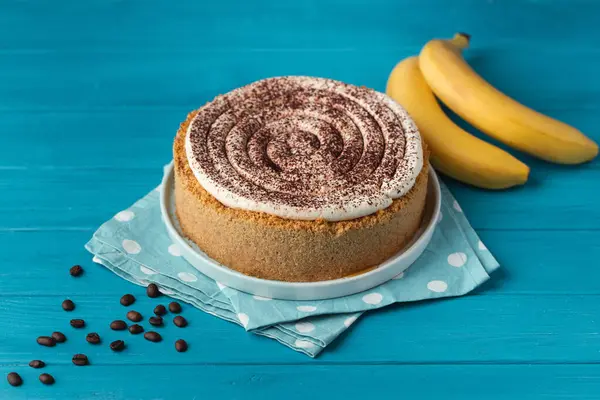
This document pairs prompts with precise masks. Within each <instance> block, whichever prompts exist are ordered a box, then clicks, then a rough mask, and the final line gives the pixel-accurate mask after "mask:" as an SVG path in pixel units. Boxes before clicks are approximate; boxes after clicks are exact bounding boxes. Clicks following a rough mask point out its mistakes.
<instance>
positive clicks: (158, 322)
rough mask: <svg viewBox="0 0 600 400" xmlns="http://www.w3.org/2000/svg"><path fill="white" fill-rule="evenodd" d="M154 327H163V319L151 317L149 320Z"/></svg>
mask: <svg viewBox="0 0 600 400" xmlns="http://www.w3.org/2000/svg"><path fill="white" fill-rule="evenodd" d="M148 321H149V322H150V325H152V326H162V324H163V319H162V318H161V317H150V319H149V320H148Z"/></svg>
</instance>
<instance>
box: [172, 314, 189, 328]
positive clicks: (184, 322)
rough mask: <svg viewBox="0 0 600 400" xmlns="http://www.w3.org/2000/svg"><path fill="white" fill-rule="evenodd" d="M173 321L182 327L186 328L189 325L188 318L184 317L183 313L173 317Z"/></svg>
mask: <svg viewBox="0 0 600 400" xmlns="http://www.w3.org/2000/svg"><path fill="white" fill-rule="evenodd" d="M173 323H174V324H175V325H177V326H178V327H180V328H185V327H186V326H187V319H185V318H183V317H182V316H181V315H178V316H176V317H175V318H173Z"/></svg>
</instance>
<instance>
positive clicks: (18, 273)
mask: <svg viewBox="0 0 600 400" xmlns="http://www.w3.org/2000/svg"><path fill="white" fill-rule="evenodd" d="M91 234H92V231H79V230H62V231H20V232H0V243H2V246H3V248H5V249H11V251H4V252H0V295H2V296H20V295H34V296H38V295H57V296H58V295H62V294H65V293H69V294H72V295H78V296H79V295H85V294H87V293H94V294H97V295H119V296H120V295H121V294H123V293H124V292H125V291H127V290H131V289H132V288H133V286H132V285H129V284H126V283H124V281H123V282H122V281H121V280H120V279H116V278H115V279H112V274H111V273H110V272H108V271H107V270H106V269H105V268H104V267H101V266H98V265H96V264H94V263H92V262H91V255H90V254H89V253H88V252H87V251H86V250H85V249H84V248H83V245H84V244H85V243H86V242H87V240H88V239H89V238H90V237H91ZM481 238H482V240H483V242H484V243H485V244H486V245H487V246H488V248H489V249H491V250H492V252H493V254H494V255H495V256H496V257H497V258H498V260H499V261H500V263H501V265H502V268H501V269H500V270H498V271H497V272H495V273H494V274H493V275H492V279H491V280H490V281H488V282H487V283H485V285H484V286H483V288H482V289H481V294H485V295H499V296H504V295H513V294H514V295H521V294H524V295H529V294H530V295H538V294H564V295H568V294H573V295H584V294H590V295H600V285H599V284H598V282H600V268H595V267H594V265H595V264H594V263H593V262H591V261H590V260H597V259H600V243H599V242H598V232H595V231H581V232H572V231H564V232H560V231H484V232H481ZM75 263H79V264H82V265H83V266H84V267H85V268H86V277H85V279H80V280H77V281H75V282H74V281H73V280H72V279H69V276H67V270H68V268H69V267H70V266H71V265H73V264H75ZM41 276H48V277H52V279H51V284H48V281H47V280H42V279H40V277H41ZM101 282H109V283H106V284H100V283H101Z"/></svg>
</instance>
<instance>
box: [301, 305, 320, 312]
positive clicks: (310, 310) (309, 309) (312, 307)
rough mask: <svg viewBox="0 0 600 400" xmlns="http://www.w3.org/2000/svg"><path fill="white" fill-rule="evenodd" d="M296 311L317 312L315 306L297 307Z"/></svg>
mask: <svg viewBox="0 0 600 400" xmlns="http://www.w3.org/2000/svg"><path fill="white" fill-rule="evenodd" d="M296 310H298V311H301V312H313V311H317V307H315V306H298V307H296Z"/></svg>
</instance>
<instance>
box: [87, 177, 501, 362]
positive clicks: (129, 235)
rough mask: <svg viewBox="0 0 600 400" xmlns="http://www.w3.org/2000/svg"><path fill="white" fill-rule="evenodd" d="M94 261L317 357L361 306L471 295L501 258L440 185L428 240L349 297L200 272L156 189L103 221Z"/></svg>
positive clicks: (95, 240) (368, 307)
mask: <svg viewBox="0 0 600 400" xmlns="http://www.w3.org/2000/svg"><path fill="white" fill-rule="evenodd" d="M86 249H87V250H89V251H90V252H91V253H92V254H93V255H94V258H93V259H94V261H95V262H97V263H99V264H101V265H103V266H105V267H106V268H108V269H109V270H111V271H112V272H114V273H115V274H117V275H118V276H120V277H122V278H123V279H127V280H128V281H130V282H133V283H135V284H138V285H143V286H147V285H148V284H149V283H151V282H153V283H156V284H157V285H158V286H159V288H160V290H161V291H162V293H164V294H166V295H169V296H172V297H174V298H176V299H179V300H182V301H185V302H187V303H190V304H192V305H194V306H195V307H197V308H199V309H201V310H203V311H205V312H207V313H210V314H212V315H215V316H217V317H219V318H223V319H226V320H228V321H231V322H234V323H236V324H238V325H241V326H242V327H243V328H244V329H246V331H249V332H252V333H254V334H257V335H262V336H266V337H269V338H272V339H275V340H277V341H278V342H280V343H282V344H284V345H286V346H288V347H290V348H292V349H294V350H296V351H300V352H302V353H305V354H307V355H309V356H311V357H315V356H316V355H317V354H319V353H320V352H321V351H322V350H323V349H324V348H325V347H326V346H327V345H328V344H329V343H331V342H332V341H333V340H334V339H335V338H336V337H337V336H339V335H340V334H341V333H342V332H344V331H345V330H346V329H348V328H349V327H350V326H351V325H352V324H353V323H354V322H355V321H356V320H357V319H358V318H359V317H360V316H362V315H363V314H364V313H365V312H366V311H370V310H374V309H377V308H381V307H385V306H387V305H389V304H392V303H398V302H407V301H417V300H424V299H433V298H441V297H450V296H460V295H463V294H465V293H468V292H470V291H471V290H473V289H474V288H476V287H477V286H479V285H480V284H481V283H483V282H484V281H486V280H487V279H488V278H489V274H490V273H491V272H492V271H493V270H494V269H496V268H497V267H498V263H497V262H496V260H495V259H494V257H493V256H492V255H491V254H490V252H489V251H488V249H487V248H486V247H485V245H484V244H483V243H482V242H481V241H480V240H479V237H478V236H477V234H476V233H475V231H474V230H473V228H471V226H470V224H469V222H468V221H467V219H466V217H465V215H464V214H463V212H462V210H461V208H460V206H459V204H458V203H457V202H456V200H455V199H454V197H452V194H451V193H450V192H449V191H448V189H447V188H446V186H445V185H444V184H443V183H442V214H441V215H440V218H439V220H438V223H437V227H436V230H435V233H434V235H433V239H432V240H431V243H430V244H429V246H428V247H427V249H426V250H425V252H424V253H423V255H422V256H421V257H420V258H419V259H418V260H417V261H416V262H415V263H414V264H413V265H412V266H411V267H410V268H409V269H408V270H406V271H405V272H404V273H403V274H400V275H398V276H397V277H395V278H394V279H392V280H391V281H389V282H386V283H384V284H382V285H380V286H378V287H376V288H373V289H371V290H368V291H366V292H363V293H358V294H355V295H352V296H347V297H342V298H337V299H330V300H320V301H287V300H274V299H269V298H264V297H260V296H252V295H249V294H246V293H243V292H239V291H237V290H235V289H232V288H229V287H227V286H225V285H223V284H221V283H219V282H215V281H214V280H212V279H210V278H209V277H207V276H205V275H203V274H201V273H200V272H199V271H198V270H196V269H195V268H194V267H192V266H191V265H190V264H188V263H187V262H186V261H185V260H184V259H183V257H181V254H180V251H179V248H178V247H177V245H175V244H173V243H172V242H171V239H170V238H169V236H168V234H167V232H166V230H165V228H164V226H163V222H162V219H161V214H160V206H159V192H158V190H157V189H155V190H153V191H151V192H150V193H148V194H147V195H146V196H144V197H143V198H142V199H140V200H139V201H137V202H136V203H135V204H133V205H132V206H131V207H129V208H128V209H126V210H123V211H120V212H119V213H117V214H116V215H115V216H114V218H112V219H111V220H110V221H107V222H105V223H104V224H103V225H102V226H101V227H100V228H99V229H98V230H97V231H96V232H95V233H94V235H93V237H92V238H91V240H90V241H89V242H88V243H87V244H86Z"/></svg>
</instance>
